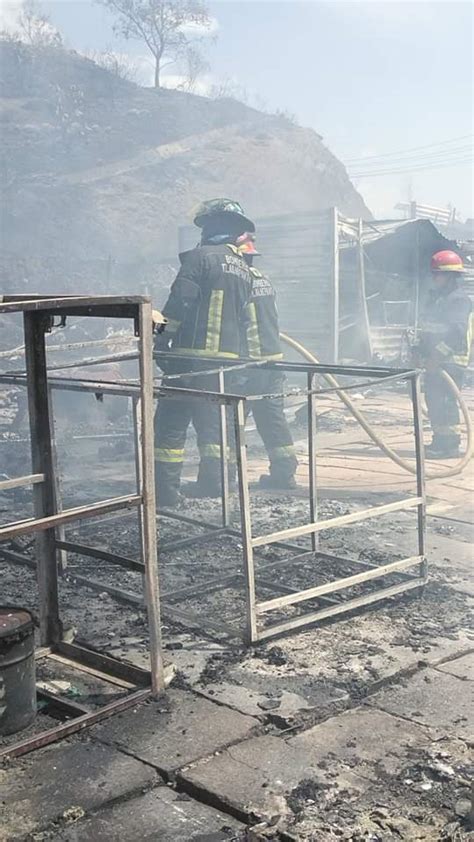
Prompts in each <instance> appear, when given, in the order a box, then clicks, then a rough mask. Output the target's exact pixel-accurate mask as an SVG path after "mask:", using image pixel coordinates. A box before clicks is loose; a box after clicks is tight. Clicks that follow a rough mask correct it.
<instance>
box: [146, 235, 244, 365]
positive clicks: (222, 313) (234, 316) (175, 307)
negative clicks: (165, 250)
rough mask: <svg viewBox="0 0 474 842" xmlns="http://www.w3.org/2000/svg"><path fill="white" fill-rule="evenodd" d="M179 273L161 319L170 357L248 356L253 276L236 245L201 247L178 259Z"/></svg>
mask: <svg viewBox="0 0 474 842" xmlns="http://www.w3.org/2000/svg"><path fill="white" fill-rule="evenodd" d="M180 260H181V269H180V270H179V272H178V275H177V277H176V280H175V281H174V283H173V285H172V287H171V291H170V294H169V297H168V300H167V302H166V304H165V306H164V308H163V314H164V315H165V316H166V318H167V319H168V320H169V323H168V326H167V330H166V332H167V334H169V335H170V337H171V338H172V339H173V347H172V352H173V353H176V354H185V355H191V356H203V357H224V358H236V357H239V356H242V355H244V354H245V350H246V327H247V319H248V313H247V306H248V302H249V299H250V290H251V277H250V270H249V267H248V266H247V264H246V262H245V260H243V258H242V257H241V256H240V254H239V252H238V251H237V249H236V247H235V246H234V245H232V244H224V245H218V246H199V247H198V248H195V249H192V250H191V251H188V252H185V253H184V254H182V255H180Z"/></svg>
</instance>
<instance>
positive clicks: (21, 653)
mask: <svg viewBox="0 0 474 842" xmlns="http://www.w3.org/2000/svg"><path fill="white" fill-rule="evenodd" d="M35 716H36V683H35V638H34V624H33V618H32V616H31V614H30V612H29V611H27V610H26V608H18V607H17V606H12V605H6V606H0V736H6V735H7V734H14V733H15V732H16V731H21V730H22V728H26V727H27V726H28V725H30V724H31V722H33V720H34V718H35Z"/></svg>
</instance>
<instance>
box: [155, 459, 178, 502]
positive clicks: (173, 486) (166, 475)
mask: <svg viewBox="0 0 474 842" xmlns="http://www.w3.org/2000/svg"><path fill="white" fill-rule="evenodd" d="M180 476H181V468H179V470H178V469H177V468H176V466H175V465H171V464H170V465H168V464H166V463H164V462H155V493H156V505H157V508H160V509H175V508H176V507H177V506H179V504H180V503H181V502H182V500H183V496H182V494H180V491H179V486H180Z"/></svg>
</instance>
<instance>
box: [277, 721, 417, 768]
mask: <svg viewBox="0 0 474 842" xmlns="http://www.w3.org/2000/svg"><path fill="white" fill-rule="evenodd" d="M428 737H429V732H428V729H426V728H423V727H420V726H419V725H415V724H414V723H411V722H407V721H406V720H404V719H400V718H398V717H396V716H392V715H390V714H389V713H385V711H381V710H373V709H371V708H366V707H360V708H356V709H355V710H351V711H348V712H347V713H342V714H340V715H339V716H334V717H333V718H332V719H327V720H326V721H325V722H322V723H321V724H320V725H316V726H315V727H314V728H310V729H309V730H308V731H304V732H303V733H302V734H298V736H296V737H293V738H292V739H290V740H289V744H290V745H291V746H292V747H293V748H298V749H299V748H302V749H304V750H305V751H308V752H309V753H310V755H311V757H312V758H313V759H315V760H316V761H317V762H321V761H329V765H332V766H334V765H337V766H340V765H341V764H342V765H346V766H348V767H350V768H352V769H354V771H355V772H356V773H357V774H361V775H363V776H364V777H366V778H371V779H374V780H378V779H379V777H380V772H381V771H382V772H386V773H388V774H391V775H394V774H397V773H398V772H399V771H400V769H401V768H402V767H403V766H404V763H405V760H406V755H407V750H408V749H410V748H412V747H416V746H421V745H424V744H426V741H427V738H428Z"/></svg>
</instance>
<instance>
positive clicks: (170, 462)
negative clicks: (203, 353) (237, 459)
mask: <svg viewBox="0 0 474 842" xmlns="http://www.w3.org/2000/svg"><path fill="white" fill-rule="evenodd" d="M165 382H166V381H165ZM169 385H172V386H174V387H175V388H182V389H183V388H184V389H205V390H210V391H217V389H216V382H215V378H214V379H213V378H212V377H210V376H205V375H203V376H202V377H199V376H197V377H189V378H187V377H186V376H183V377H181V378H179V379H176V380H171V381H169ZM191 422H192V423H193V426H194V428H195V430H196V436H197V444H198V449H199V456H200V475H201V472H202V473H203V475H205V476H206V478H207V480H208V481H209V483H210V484H212V485H213V489H214V490H216V489H217V493H219V489H220V450H221V449H220V435H219V434H220V428H219V408H218V404H216V403H211V402H210V401H207V400H206V399H205V398H203V399H202V400H200V399H199V398H191V397H189V398H188V397H182V398H175V397H173V398H172V397H165V396H163V397H161V398H159V400H158V406H157V410H156V413H155V475H156V491H157V498H158V505H162V506H167V505H172V504H173V503H174V502H175V501H176V497H177V495H178V492H179V488H180V482H181V472H182V469H183V463H184V451H185V444H186V435H187V431H188V427H189V425H190V423H191Z"/></svg>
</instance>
